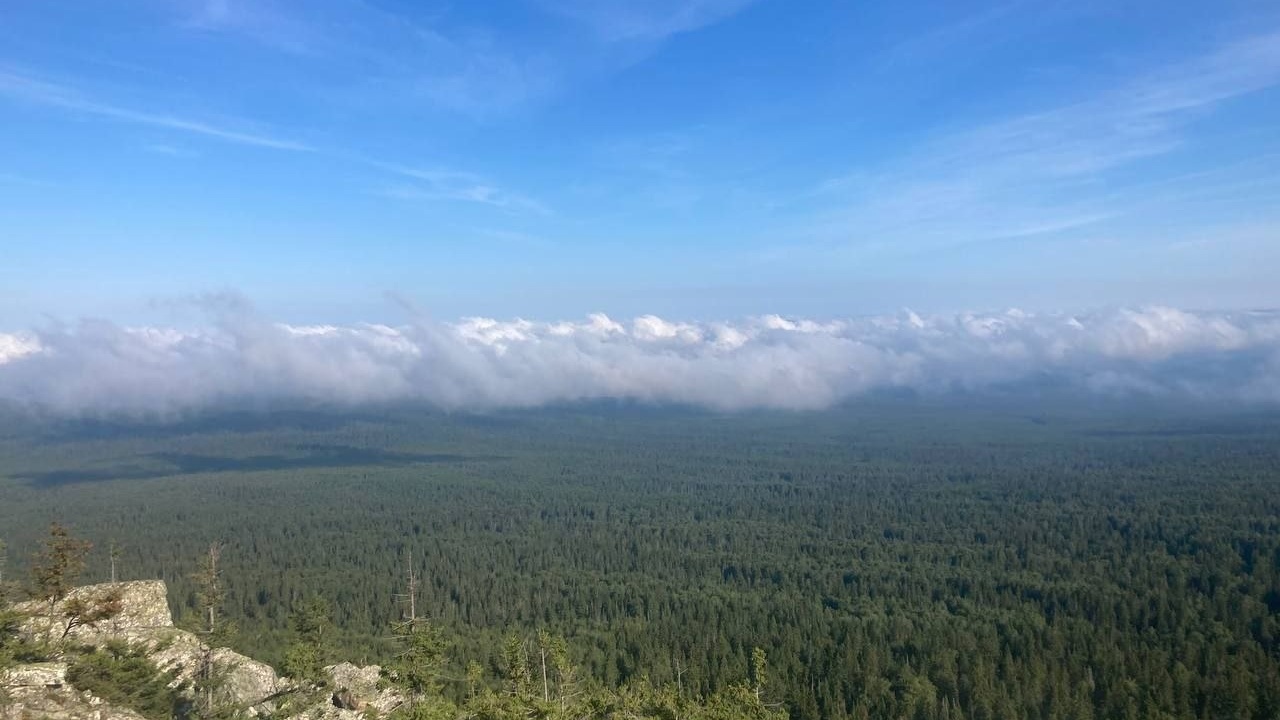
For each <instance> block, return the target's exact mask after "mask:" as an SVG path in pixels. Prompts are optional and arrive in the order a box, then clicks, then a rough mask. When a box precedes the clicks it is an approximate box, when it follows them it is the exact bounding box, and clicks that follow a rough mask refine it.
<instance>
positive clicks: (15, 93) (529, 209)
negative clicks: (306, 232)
mask: <svg viewBox="0 0 1280 720" xmlns="http://www.w3.org/2000/svg"><path fill="white" fill-rule="evenodd" d="M0 96H3V97H8V98H10V99H12V100H15V101H19V102H24V103H31V104H36V105H41V106H45V107H51V108H56V109H60V110H65V111H68V112H72V113H81V114H87V115H91V116H94V117H99V118H103V119H106V120H109V121H113V122H123V123H129V124H135V125H142V126H148V127H155V128H161V129H164V130H171V131H175V132H180V133H185V134H190V135H196V136H201V137H205V138H211V139H213V140H217V141H221V142H228V143H232V144H237V145H247V146H251V147H258V148H264V149H267V150H278V151H287V152H300V153H311V154H319V155H324V156H328V157H330V158H332V159H334V160H336V161H339V162H352V161H354V162H358V163H360V164H364V165H368V166H370V167H374V168H376V169H379V170H382V171H384V172H388V173H392V174H395V175H399V176H402V177H406V178H411V179H413V180H415V181H419V182H418V184H416V185H412V186H409V185H406V186H398V187H396V188H392V189H389V190H387V191H385V192H383V193H380V194H383V195H386V196H388V197H397V198H400V199H422V200H425V199H430V200H447V201H457V202H466V203H477V204H482V205H488V206H492V207H495V208H501V209H503V210H507V211H511V212H521V213H532V214H538V215H547V214H550V211H549V210H548V208H547V207H546V206H545V205H544V204H542V203H541V202H539V201H537V200H534V199H533V198H530V197H527V196H525V195H523V194H521V193H518V192H514V191H510V190H505V189H503V188H501V187H499V186H498V185H496V184H494V183H493V182H492V181H489V180H487V179H485V178H484V177H482V176H481V175H478V174H476V173H471V172H463V171H455V170H443V169H435V170H419V169H415V168H409V167H404V166H401V165H396V164H391V163H384V162H381V161H378V160H373V159H369V158H366V157H363V156H360V155H357V154H353V153H349V152H346V151H341V150H336V149H332V148H323V147H318V146H315V145H311V144H307V143H303V142H300V141H296V140H291V139H286V138H283V137H280V136H276V135H267V134H259V133H253V132H246V131H240V130H236V129H230V128H228V127H224V126H222V125H217V124H214V123H211V122H208V121H203V120H195V119H191V118H185V117H181V116H177V115H171V114H167V113H161V112H147V111H139V110H135V109H131V108H127V107H124V106H121V105H118V104H114V103H108V102H101V101H98V100H94V99H91V98H90V97H88V96H86V95H85V94H83V93H82V92H80V91H79V90H77V89H76V88H74V87H71V86H69V85H65V84H61V83H54V82H50V81H47V80H44V79H42V78H39V77H37V76H35V75H33V74H31V73H26V72H20V71H17V70H13V69H8V68H3V67H0ZM143 149H144V150H146V151H147V152H150V153H155V154H161V155H168V156H172V157H194V156H196V155H197V154H198V153H196V152H195V151H194V150H191V149H189V148H183V147H179V146H176V145H173V144H169V143H149V144H147V145H145V146H144V147H143ZM20 180H23V179H22V178H19V176H16V175H12V176H5V175H0V181H8V182H14V183H16V182H19V181H20ZM26 182H27V183H28V184H29V183H30V182H31V181H29V180H27V181H26Z"/></svg>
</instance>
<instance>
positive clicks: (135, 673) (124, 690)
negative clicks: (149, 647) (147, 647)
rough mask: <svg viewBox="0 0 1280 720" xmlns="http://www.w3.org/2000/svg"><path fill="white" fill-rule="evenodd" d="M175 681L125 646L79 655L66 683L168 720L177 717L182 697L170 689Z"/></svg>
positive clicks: (117, 703) (111, 646)
mask: <svg viewBox="0 0 1280 720" xmlns="http://www.w3.org/2000/svg"><path fill="white" fill-rule="evenodd" d="M174 679H175V677H174V674H173V673H163V672H161V671H160V669H159V668H157V667H156V666H155V664H154V663H152V662H151V661H150V660H148V659H147V658H146V656H145V655H143V654H142V653H140V652H138V651H137V650H134V649H133V648H130V647H129V646H128V645H125V644H124V643H109V644H107V645H106V646H104V647H101V648H97V649H94V650H92V651H89V652H85V653H81V654H78V655H76V656H75V657H74V658H73V659H72V661H71V663H70V664H69V665H68V667H67V680H68V681H69V682H70V683H71V684H72V685H74V686H75V687H76V688H77V689H79V690H87V691H89V692H90V693H93V694H94V695H96V696H97V697H100V698H102V699H103V700H106V701H107V702H109V703H111V704H113V705H120V706H122V707H127V708H130V709H132V710H134V711H136V712H137V713H138V714H140V715H142V716H143V717H146V718H150V719H151V720H168V719H169V718H172V717H174V716H175V714H176V713H177V710H178V707H179V703H180V697H179V695H178V692H177V691H176V690H175V689H172V688H170V687H169V685H170V684H171V683H173V682H174Z"/></svg>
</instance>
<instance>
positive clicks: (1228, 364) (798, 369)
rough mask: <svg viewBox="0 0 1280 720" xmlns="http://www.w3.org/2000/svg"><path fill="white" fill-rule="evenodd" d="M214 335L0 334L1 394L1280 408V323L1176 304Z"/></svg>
mask: <svg viewBox="0 0 1280 720" xmlns="http://www.w3.org/2000/svg"><path fill="white" fill-rule="evenodd" d="M215 310H217V311H218V312H217V316H216V319H215V322H214V323H213V324H212V325H211V326H209V327H207V328H205V329H203V330H200V331H195V332H191V331H187V332H180V331H178V330H174V329H170V328H152V327H148V328H128V327H122V326H119V325H116V324H113V323H110V322H106V321H101V320H86V321H82V322H80V323H79V324H77V325H75V326H74V327H53V328H46V329H42V330H37V331H32V332H27V333H22V334H8V335H3V334H0V399H2V400H7V401H10V402H16V403H19V404H25V405H32V406H39V407H44V408H48V409H51V410H53V411H55V412H62V413H113V412H125V413H134V412H161V413H170V412H179V411H184V410H190V409H199V408H203V407H209V406H214V405H218V404H225V403H236V402H244V401H253V402H262V401H277V400H316V401H324V402H337V403H362V402H381V401H392V400H419V401H425V402H429V403H432V404H436V405H439V406H442V407H447V408H467V409H472V408H476V409H478V408H492V407H534V406H539V405H544V404H549V403H559V402H573V401H580V400H590V399H596V398H619V399H633V400H640V401H646V402H657V403H683V404H692V405H697V406H703V407H708V408H715V409H722V410H734V409H742V408H752V407H763V408H788V409H810V408H822V407H827V406H830V405H832V404H836V403H839V402H842V401H846V400H849V399H851V398H856V397H857V396H858V395H860V394H863V393H867V392H871V391H875V390H880V389H891V388H911V389H915V390H919V391H922V392H947V391H951V390H956V389H971V390H982V389H987V388H992V387H994V386H1008V385H1017V384H1019V383H1036V382H1044V381H1052V382H1054V383H1058V384H1064V383H1065V384H1066V385H1067V386H1071V387H1076V388H1078V389H1079V391H1081V392H1108V393H1114V392H1118V391H1124V392H1138V393H1162V394H1171V395H1175V396H1184V397H1185V396H1191V397H1197V398H1202V399H1216V400H1228V401H1260V402H1277V401H1280V313H1272V312H1255V313H1206V312H1187V311H1182V310H1176V309H1172V308H1166V307H1150V308H1142V309H1116V310H1107V311H1098V312H1093V313H1089V314H1076V315H1063V314H1032V313H1025V312H1021V311H1017V310H1010V311H1007V312H1001V313H962V314H957V315H935V316H921V315H917V314H915V313H912V312H910V311H904V312H903V313H901V314H899V315H894V316H879V317H863V318H852V319H845V320H836V321H827V322H817V321H813V320H807V319H798V318H783V317H779V316H776V315H775V316H765V317H760V318H753V319H748V320H745V321H741V322H737V323H724V322H719V323H695V322H674V321H670V320H666V319H663V318H659V317H657V316H653V315H644V316H641V317H638V318H635V319H634V320H632V321H630V322H619V321H617V320H614V319H612V318H609V317H608V316H605V315H603V314H595V315H591V316H588V317H587V318H586V319H585V320H582V321H560V322H535V321H530V320H524V319H516V320H497V319H493V318H467V319H464V320H461V321H459V322H456V323H446V324H439V323H431V322H426V321H417V322H413V323H410V324H406V325H403V326H399V327H390V326H386V325H352V326H338V325H314V326H295V325H284V324H278V323H271V322H267V321H264V320H262V319H261V318H257V317H255V316H254V315H253V314H252V313H251V312H249V311H247V310H245V309H244V308H243V307H240V306H236V305H232V306H226V305H225V304H224V306H223V307H221V308H220V309H218V308H215Z"/></svg>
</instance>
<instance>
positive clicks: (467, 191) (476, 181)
mask: <svg viewBox="0 0 1280 720" xmlns="http://www.w3.org/2000/svg"><path fill="white" fill-rule="evenodd" d="M374 164H375V165H376V166H377V167H380V168H382V169H384V170H387V171H388V172H392V173H395V174H397V175H400V176H403V177H405V178H409V179H411V180H414V181H415V183H413V184H403V185H395V186H392V187H389V188H384V189H382V190H380V191H378V193H377V194H380V195H384V196H386V197H391V198H396V199H399V200H428V201H436V200H452V201H460V202H469V203H479V204H481V205H489V206H492V207H495V208H500V209H502V210H506V211H509V212H518V213H526V214H533V215H550V214H551V210H550V209H549V208H548V207H547V206H546V205H544V204H543V203H541V202H539V201H537V200H534V199H533V198H530V197H528V196H525V195H522V194H520V193H518V192H512V191H509V190H504V189H502V188H499V187H497V186H496V185H494V184H493V183H491V182H490V181H488V180H486V179H485V178H484V177H482V176H480V175H478V174H476V173H470V172H460V171H457V170H445V169H420V168H411V167H405V166H402V165H392V164H385V163H374Z"/></svg>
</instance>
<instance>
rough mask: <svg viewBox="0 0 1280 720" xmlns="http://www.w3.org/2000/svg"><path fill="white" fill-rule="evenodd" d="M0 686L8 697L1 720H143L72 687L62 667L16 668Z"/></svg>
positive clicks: (0, 709)
mask: <svg viewBox="0 0 1280 720" xmlns="http://www.w3.org/2000/svg"><path fill="white" fill-rule="evenodd" d="M0 686H2V687H3V688H4V689H5V692H6V694H7V697H6V698H5V701H4V702H0V720H35V718H41V719H43V720H144V719H143V717H142V716H141V715H139V714H137V713H135V712H133V711H132V710H128V709H125V708H118V707H113V706H111V705H108V704H107V703H105V702H103V701H102V700H101V699H99V698H96V697H94V696H93V695H91V694H89V693H87V692H83V691H80V690H77V689H75V688H74V687H72V686H71V685H70V684H68V683H67V666H66V665H65V664H63V663H33V664H30V665H19V666H18V667H16V668H14V669H12V670H10V671H9V672H7V673H5V674H3V675H2V676H0Z"/></svg>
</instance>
